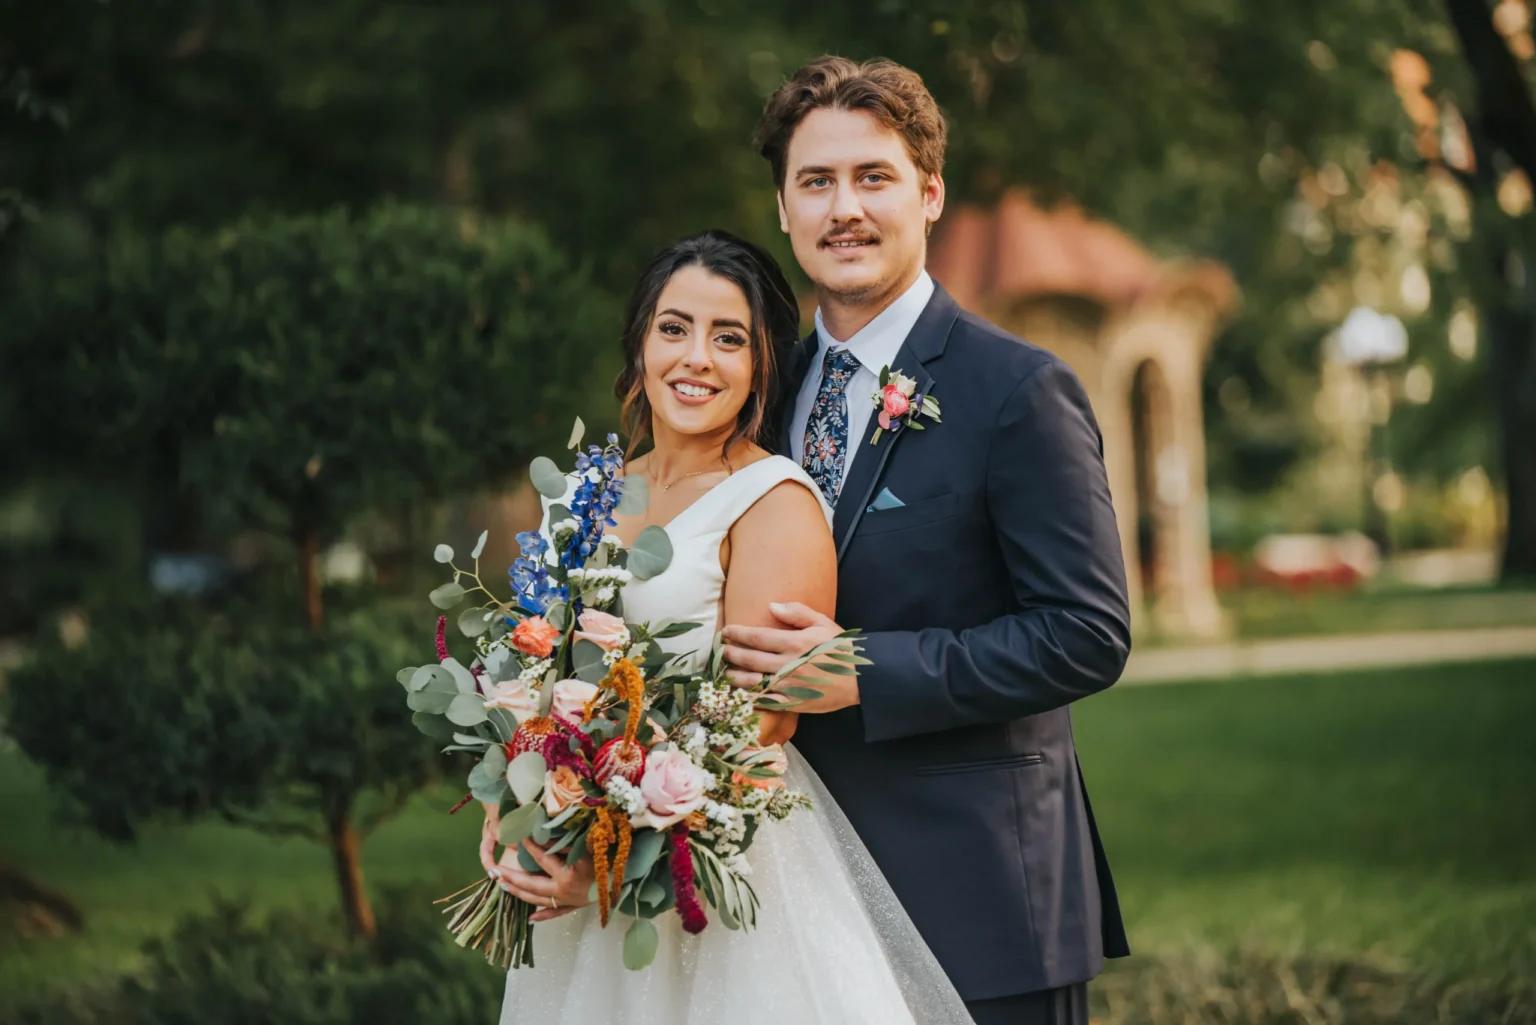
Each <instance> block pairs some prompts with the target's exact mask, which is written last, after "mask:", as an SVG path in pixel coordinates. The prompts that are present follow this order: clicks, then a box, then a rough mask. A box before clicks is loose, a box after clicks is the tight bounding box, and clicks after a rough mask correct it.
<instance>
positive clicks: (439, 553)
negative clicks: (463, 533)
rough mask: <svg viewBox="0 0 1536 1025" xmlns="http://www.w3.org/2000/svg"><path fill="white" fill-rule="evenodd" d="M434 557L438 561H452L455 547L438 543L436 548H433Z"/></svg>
mask: <svg viewBox="0 0 1536 1025" xmlns="http://www.w3.org/2000/svg"><path fill="white" fill-rule="evenodd" d="M432 558H434V559H436V560H437V561H438V562H443V563H447V562H452V561H453V549H452V548H449V547H448V546H447V545H438V546H437V547H436V548H434V549H432Z"/></svg>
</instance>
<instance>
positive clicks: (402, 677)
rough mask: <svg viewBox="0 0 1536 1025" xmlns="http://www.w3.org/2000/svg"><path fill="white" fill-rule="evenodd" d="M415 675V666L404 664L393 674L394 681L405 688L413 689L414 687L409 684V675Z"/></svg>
mask: <svg viewBox="0 0 1536 1025" xmlns="http://www.w3.org/2000/svg"><path fill="white" fill-rule="evenodd" d="M415 675H416V667H415V666H406V667H405V668H404V669H402V670H400V671H399V672H398V673H396V674H395V682H397V683H399V684H400V686H402V687H404V688H405V689H406V690H415V689H416V688H415V687H412V686H411V677H412V676H415Z"/></svg>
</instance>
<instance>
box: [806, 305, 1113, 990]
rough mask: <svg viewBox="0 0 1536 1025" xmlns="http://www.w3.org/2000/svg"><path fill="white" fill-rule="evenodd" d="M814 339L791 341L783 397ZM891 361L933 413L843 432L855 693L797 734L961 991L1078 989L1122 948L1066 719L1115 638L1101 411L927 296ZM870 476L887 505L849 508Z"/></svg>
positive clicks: (1101, 678) (846, 578) (842, 575)
mask: <svg viewBox="0 0 1536 1025" xmlns="http://www.w3.org/2000/svg"><path fill="white" fill-rule="evenodd" d="M815 350H816V341H815V336H814V335H812V336H811V337H810V338H809V339H806V340H805V341H804V342H802V343H801V344H800V346H799V347H798V348H797V349H796V350H795V351H794V353H793V355H792V358H791V360H790V362H789V365H788V367H787V368H786V378H787V384H788V387H787V388H786V389H785V392H786V394H787V395H789V396H791V401H792V397H793V396H794V395H795V394H796V392H797V390H798V387H797V384H798V382H799V381H800V380H802V379H803V377H804V375H805V374H806V373H807V372H808V371H809V370H810V363H811V362H812V356H813V355H814V352H815ZM893 367H894V369H897V370H900V371H902V372H903V373H905V374H906V375H908V376H909V377H915V378H916V379H917V382H918V392H919V394H930V393H931V394H932V395H933V397H934V398H935V399H937V400H938V401H939V402H940V404H941V406H942V409H943V422H942V423H937V424H936V423H932V422H931V421H930V422H928V423H927V429H926V430H923V431H913V430H911V429H902V430H899V431H897V432H896V433H894V434H892V433H889V432H887V433H886V434H885V435H884V436H883V437H881V438H880V441H879V443H878V445H876V446H873V447H872V446H871V445H870V436H869V434H866V435H865V437H864V438H862V439H858V440H857V441H856V444H857V445H858V446H859V447H858V448H857V449H856V450H854V451H853V452H852V456H853V462H852V464H851V466H849V467H848V471H847V478H846V480H845V482H844V485H843V489H842V492H841V495H840V497H839V500H838V503H837V510H836V516H835V519H834V523H833V532H834V534H835V535H836V541H837V551H838V601H837V620H838V622H839V623H841V624H843V625H844V626H845V627H847V628H850V629H854V628H856V629H858V630H859V631H860V632H861V633H862V635H863V637H864V640H863V642H862V643H863V647H864V653H865V654H866V655H867V656H868V657H869V658H870V659H871V660H872V661H873V664H872V665H869V666H865V667H862V668H861V669H860V672H859V697H860V704H859V705H858V706H855V707H853V708H849V709H845V710H843V711H841V712H836V713H832V714H829V715H803V716H801V717H800V726H799V730H798V732H797V733H796V735H795V744H796V746H797V747H798V748H799V749H800V751H801V752H802V753H803V754H804V755H805V757H806V758H807V760H808V761H809V762H810V763H811V765H812V766H813V767H814V768H815V769H816V771H817V772H818V773H820V775H821V777H822V778H823V779H824V780H825V781H826V784H827V787H828V789H830V790H831V792H832V794H833V796H834V797H836V799H837V801H838V803H839V804H840V805H841V806H842V808H843V810H844V812H845V813H846V814H847V815H848V817H849V819H850V820H851V821H852V823H853V825H854V827H855V828H856V829H857V830H858V832H859V835H860V836H861V837H862V838H863V839H864V841H865V843H866V845H867V846H868V847H869V850H870V853H871V854H872V855H873V856H874V858H875V861H876V862H877V863H878V864H879V865H880V868H881V870H882V871H883V872H884V873H885V876H886V878H887V879H888V880H889V881H890V884H891V886H892V888H893V889H894V890H895V891H896V894H897V896H898V897H899V898H900V899H901V902H902V903H903V904H904V905H905V907H906V908H907V911H908V913H909V914H910V915H911V917H912V920H913V922H914V923H915V924H916V925H917V928H918V930H919V931H920V932H921V933H922V934H923V937H924V939H925V940H926V941H927V942H928V945H929V946H930V947H931V948H932V950H933V952H934V954H935V955H936V956H937V957H938V959H939V962H940V963H941V964H942V965H943V966H944V968H945V970H946V971H947V972H948V973H949V976H950V978H951V979H953V980H954V983H955V986H956V988H957V989H958V990H959V991H960V994H961V996H962V997H964V998H965V999H967V1000H983V999H989V998H994V997H1000V996H1008V995H1013V994H1018V993H1027V992H1033V991H1036V990H1042V989H1048V988H1052V987H1056V986H1063V985H1067V984H1070V983H1075V982H1081V981H1084V980H1086V979H1089V978H1092V977H1093V976H1094V975H1096V974H1098V972H1099V970H1100V969H1101V968H1102V967H1103V960H1104V958H1105V957H1106V956H1110V957H1115V956H1122V955H1124V954H1126V953H1128V952H1129V951H1128V948H1127V945H1126V940H1125V932H1124V928H1123V926H1122V924H1121V920H1120V910H1119V904H1118V901H1117V899H1116V896H1115V890H1114V883H1113V881H1112V880H1111V878H1110V874H1109V865H1108V862H1107V861H1106V859H1105V857H1104V851H1103V847H1102V845H1101V844H1100V842H1099V836H1098V831H1097V829H1096V827H1095V825H1094V822H1093V813H1092V811H1091V810H1090V808H1089V806H1088V792H1087V790H1086V788H1085V787H1084V785H1083V780H1082V775H1081V770H1080V768H1079V765H1078V759H1077V753H1076V750H1075V748H1074V746H1073V742H1072V726H1071V719H1070V713H1069V711H1068V706H1069V705H1070V704H1071V703H1072V702H1073V701H1075V700H1077V699H1078V698H1081V697H1086V696H1087V695H1089V694H1093V693H1096V692H1098V691H1101V690H1103V689H1105V688H1106V687H1108V686H1110V685H1111V684H1113V683H1114V682H1115V681H1116V680H1117V679H1118V678H1119V676H1120V672H1121V670H1122V668H1123V667H1124V665H1125V660H1126V656H1127V655H1128V654H1129V652H1130V644H1131V634H1130V612H1129V607H1128V604H1127V600H1126V591H1125V569H1124V565H1123V562H1122V558H1121V552H1120V535H1119V532H1118V531H1117V530H1116V527H1115V515H1114V510H1113V508H1112V506H1111V504H1110V497H1109V484H1108V481H1107V479H1106V476H1105V472H1104V461H1103V454H1102V442H1101V440H1100V436H1099V431H1098V426H1097V424H1096V423H1095V421H1094V418H1093V412H1092V410H1091V409H1090V408H1089V406H1088V399H1087V396H1086V395H1085V394H1084V392H1083V388H1082V385H1081V384H1080V383H1079V382H1078V379H1077V377H1076V376H1075V375H1074V374H1073V373H1072V371H1071V370H1070V369H1068V368H1067V366H1066V365H1065V364H1064V363H1062V362H1061V361H1060V360H1058V359H1057V358H1056V357H1054V356H1052V355H1051V354H1049V353H1047V352H1045V351H1044V350H1042V349H1039V348H1036V347H1035V346H1032V345H1029V344H1027V343H1025V342H1023V341H1021V340H1020V339H1018V338H1015V337H1013V336H1012V335H1009V334H1008V333H1007V332H1005V331H1003V330H1001V329H1000V328H997V327H995V326H993V325H992V324H989V323H987V322H986V321H984V320H982V319H980V318H979V317H975V316H972V315H971V314H969V313H966V312H965V311H963V310H962V309H960V307H959V306H958V305H957V304H956V303H955V301H954V299H952V298H950V296H949V295H948V293H946V292H945V291H944V290H943V289H942V288H939V289H936V290H935V292H934V295H933V298H932V299H931V300H930V301H929V303H928V306H927V307H926V309H925V310H924V311H923V313H922V316H921V317H920V318H919V319H918V321H917V323H916V325H915V326H914V327H913V329H912V332H911V334H910V335H909V336H908V337H907V340H906V342H905V344H904V345H903V346H902V349H901V352H900V354H899V356H898V357H897V361H896V363H895V364H893ZM848 400H849V401H850V402H867V401H870V399H869V397H868V396H864V395H850V396H849V397H848ZM792 415H793V414H792V411H791V410H789V409H786V410H784V411H783V420H782V421H781V422H782V424H783V427H784V430H783V432H782V434H783V436H785V437H787V435H788V431H789V420H790V417H791V416H792ZM876 426H877V425H876V424H875V423H874V422H873V420H871V423H870V432H871V433H872V432H873V430H874V428H875V427H876ZM882 489H889V490H890V492H891V493H892V494H893V495H895V496H896V498H897V499H899V500H900V501H901V502H903V503H905V504H904V505H902V506H901V507H900V508H893V509H883V510H869V509H868V506H869V505H870V503H871V502H873V501H874V499H875V497H876V496H877V495H878V494H879V493H880V492H881V490H882Z"/></svg>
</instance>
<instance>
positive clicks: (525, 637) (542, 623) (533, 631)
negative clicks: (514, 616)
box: [512, 616, 560, 658]
mask: <svg viewBox="0 0 1536 1025" xmlns="http://www.w3.org/2000/svg"><path fill="white" fill-rule="evenodd" d="M559 639H560V631H559V630H556V629H555V628H554V627H552V626H550V625H549V621H548V620H547V619H545V618H544V617H543V616H529V617H528V618H527V619H525V620H523V621H522V622H521V623H519V624H517V626H516V627H515V628H514V629H513V630H512V646H513V647H514V648H516V649H517V650H518V651H521V652H522V653H523V654H524V655H532V656H533V657H534V658H548V657H549V653H550V652H552V651H554V650H555V642H556V641H557V640H559Z"/></svg>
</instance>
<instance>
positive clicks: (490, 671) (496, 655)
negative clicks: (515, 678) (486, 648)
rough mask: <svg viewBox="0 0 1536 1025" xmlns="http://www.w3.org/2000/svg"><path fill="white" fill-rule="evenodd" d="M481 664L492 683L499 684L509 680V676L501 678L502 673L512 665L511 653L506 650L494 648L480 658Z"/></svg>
mask: <svg viewBox="0 0 1536 1025" xmlns="http://www.w3.org/2000/svg"><path fill="white" fill-rule="evenodd" d="M480 661H481V664H482V665H484V666H485V673H486V675H487V676H489V677H490V678H491V682H493V683H501V682H502V681H503V680H506V679H509V678H510V675H511V674H509V675H508V676H503V675H502V671H503V670H505V669H506V668H507V667H508V666H510V665H511V664H512V653H511V652H510V651H508V650H507V649H506V648H496V649H495V650H493V651H490V652H488V653H487V654H486V655H485V656H484V657H483V658H481V660H480Z"/></svg>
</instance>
